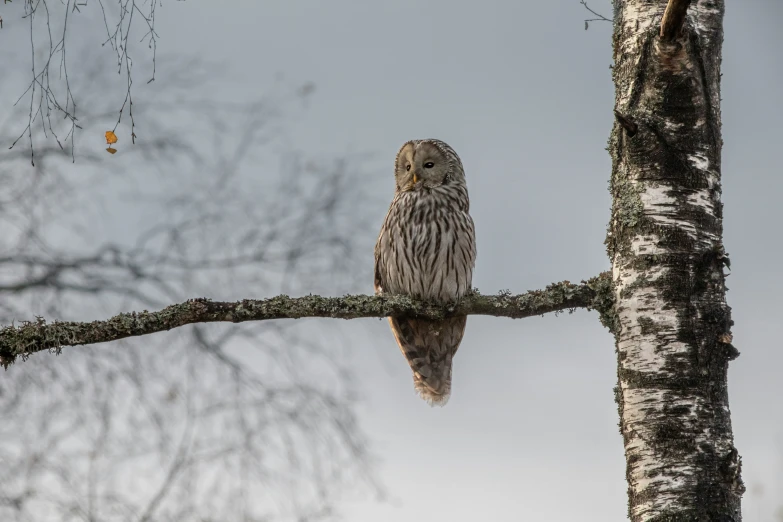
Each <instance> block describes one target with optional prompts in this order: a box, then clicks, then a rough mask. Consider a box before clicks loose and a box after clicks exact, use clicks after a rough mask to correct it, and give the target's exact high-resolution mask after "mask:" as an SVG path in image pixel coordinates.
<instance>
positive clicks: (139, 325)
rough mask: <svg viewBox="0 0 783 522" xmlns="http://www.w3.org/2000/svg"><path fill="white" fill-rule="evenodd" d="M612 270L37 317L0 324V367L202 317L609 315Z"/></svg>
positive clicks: (235, 319) (205, 320) (238, 320)
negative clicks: (542, 283) (524, 283)
mask: <svg viewBox="0 0 783 522" xmlns="http://www.w3.org/2000/svg"><path fill="white" fill-rule="evenodd" d="M612 299H613V292H612V278H611V274H610V273H609V272H604V273H602V274H600V275H598V276H596V277H593V278H592V279H590V280H588V281H583V282H582V283H581V284H578V285H577V284H573V283H571V282H569V281H563V282H561V283H554V284H551V285H549V286H547V287H546V288H545V289H543V290H533V291H530V292H527V293H524V294H520V295H511V293H510V292H509V293H500V294H498V295H493V296H486V295H481V294H479V293H477V292H474V293H471V294H470V295H468V296H466V297H464V298H463V299H461V300H460V301H458V302H455V303H451V304H448V305H445V306H444V305H437V304H433V303H427V302H423V301H417V300H414V299H411V298H410V297H407V296H369V295H348V296H345V297H320V296H317V295H310V296H306V297H296V298H294V297H288V296H285V295H281V296H277V297H272V298H270V299H261V300H253V299H245V300H243V301H238V302H234V303H226V302H218V301H210V300H209V299H191V300H189V301H186V302H184V303H180V304H175V305H171V306H168V307H166V308H164V309H163V310H159V311H157V312H148V311H146V310H145V311H143V312H138V313H137V312H131V313H123V314H119V315H116V316H114V317H112V318H111V319H107V320H105V321H93V322H91V323H80V322H65V321H56V322H54V323H51V324H48V323H47V322H46V321H45V320H44V319H42V318H38V319H37V320H36V321H34V322H25V323H23V324H21V325H20V326H8V327H5V328H3V329H1V330H0V364H2V365H3V366H5V367H6V368H7V367H8V365H9V364H11V363H13V362H14V361H15V359H16V358H17V357H20V356H21V357H22V358H23V359H24V358H26V357H27V356H28V355H30V354H32V353H35V352H39V351H42V350H54V351H59V350H60V349H61V348H62V347H63V346H76V345H81V344H96V343H105V342H109V341H116V340H119V339H125V338H127V337H136V336H141V335H147V334H152V333H156V332H162V331H165V330H171V329H172V328H178V327H180V326H184V325H187V324H194V323H209V322H232V323H241V322H245V321H263V320H269V319H300V318H304V317H330V318H338V319H357V318H361V317H388V316H401V315H412V316H415V317H420V318H424V319H443V318H444V317H449V316H455V315H492V316H495V317H509V318H512V319H521V318H525V317H531V316H534V315H543V314H546V313H550V312H559V311H564V310H573V309H576V308H588V309H594V310H598V311H599V313H601V320H602V322H604V324H610V323H611V321H612V318H611V316H610V315H606V313H607V312H608V311H610V310H611V309H612Z"/></svg>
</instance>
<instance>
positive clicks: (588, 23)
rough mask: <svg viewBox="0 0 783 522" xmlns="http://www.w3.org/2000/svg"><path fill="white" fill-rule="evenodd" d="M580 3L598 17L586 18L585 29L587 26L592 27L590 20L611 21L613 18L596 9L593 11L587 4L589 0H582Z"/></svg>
mask: <svg viewBox="0 0 783 522" xmlns="http://www.w3.org/2000/svg"><path fill="white" fill-rule="evenodd" d="M579 3H580V4H582V5H583V6H585V9H587V10H588V11H590V12H591V13H593V14H594V15H595V16H596V17H597V18H588V19H586V20H585V31H587V28H588V27H590V22H611V21H612V20H611V19H610V18H607V17H605V16H604V15H602V14H601V13H598V12H596V11H593V10H592V9H590V7H589V6H588V5H587V2H586V1H585V0H580V1H579Z"/></svg>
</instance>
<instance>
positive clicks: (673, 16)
mask: <svg viewBox="0 0 783 522" xmlns="http://www.w3.org/2000/svg"><path fill="white" fill-rule="evenodd" d="M689 5H691V0H669V3H668V4H667V5H666V11H664V13H663V19H662V20H661V40H663V41H666V42H671V41H673V40H674V39H675V38H677V35H679V34H680V31H681V30H682V25H683V24H684V23H685V15H686V14H687V12H688V6H689Z"/></svg>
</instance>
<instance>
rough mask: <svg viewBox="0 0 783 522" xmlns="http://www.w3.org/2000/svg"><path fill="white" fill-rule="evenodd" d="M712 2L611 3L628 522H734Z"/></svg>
mask: <svg viewBox="0 0 783 522" xmlns="http://www.w3.org/2000/svg"><path fill="white" fill-rule="evenodd" d="M723 12H724V2H723V0H701V1H698V2H691V1H689V0H688V1H683V0H670V1H669V2H668V4H666V5H665V9H664V4H663V3H662V2H641V1H638V0H615V19H614V36H613V42H614V62H615V63H614V67H613V79H614V82H615V87H616V89H615V108H614V109H615V116H616V119H617V121H616V123H615V125H614V128H613V130H612V133H611V137H610V140H609V150H610V154H611V156H612V178H611V188H610V190H611V193H612V197H613V203H612V215H611V221H610V223H609V230H608V233H607V240H606V244H607V253H608V255H609V258H610V259H611V261H612V275H613V280H614V282H615V287H614V291H615V305H614V306H615V310H614V315H615V317H616V323H615V329H614V333H615V339H616V348H617V357H618V386H617V389H616V398H617V403H618V410H619V414H620V432H621V434H622V436H623V441H624V445H625V456H626V476H627V480H628V510H629V517H630V518H631V520H632V521H634V522H641V521H655V522H663V521H680V520H683V521H686V520H694V521H697V520H698V521H702V520H704V521H707V520H721V521H735V522H738V521H740V520H741V512H740V499H741V496H742V493H743V492H744V486H743V484H742V479H741V477H740V457H739V454H738V452H737V450H736V448H735V447H734V440H733V435H732V429H731V418H730V413H729V402H728V392H727V370H728V362H729V361H730V360H731V359H733V358H735V357H736V356H737V355H738V354H739V352H737V350H736V349H735V348H734V346H733V345H732V344H731V342H732V336H731V331H730V328H731V325H732V324H733V323H732V321H731V315H730V308H729V306H728V305H727V304H726V287H725V276H724V272H723V270H724V265H727V264H728V257H727V254H726V253H725V251H724V248H723V243H722V234H723V229H722V203H721V201H720V196H721V184H720V183H721V171H720V168H721V157H720V150H721V145H722V140H721V134H720V132H721V129H720V121H721V120H720V61H721V44H722V40H723V29H722V23H723Z"/></svg>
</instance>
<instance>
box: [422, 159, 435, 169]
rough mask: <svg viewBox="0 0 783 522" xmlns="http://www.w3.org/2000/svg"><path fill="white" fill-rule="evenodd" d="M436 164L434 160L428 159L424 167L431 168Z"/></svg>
mask: <svg viewBox="0 0 783 522" xmlns="http://www.w3.org/2000/svg"><path fill="white" fill-rule="evenodd" d="M434 166H435V164H434V163H433V162H431V161H428V162H427V163H425V164H424V168H425V169H431V168H432V167H434Z"/></svg>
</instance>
